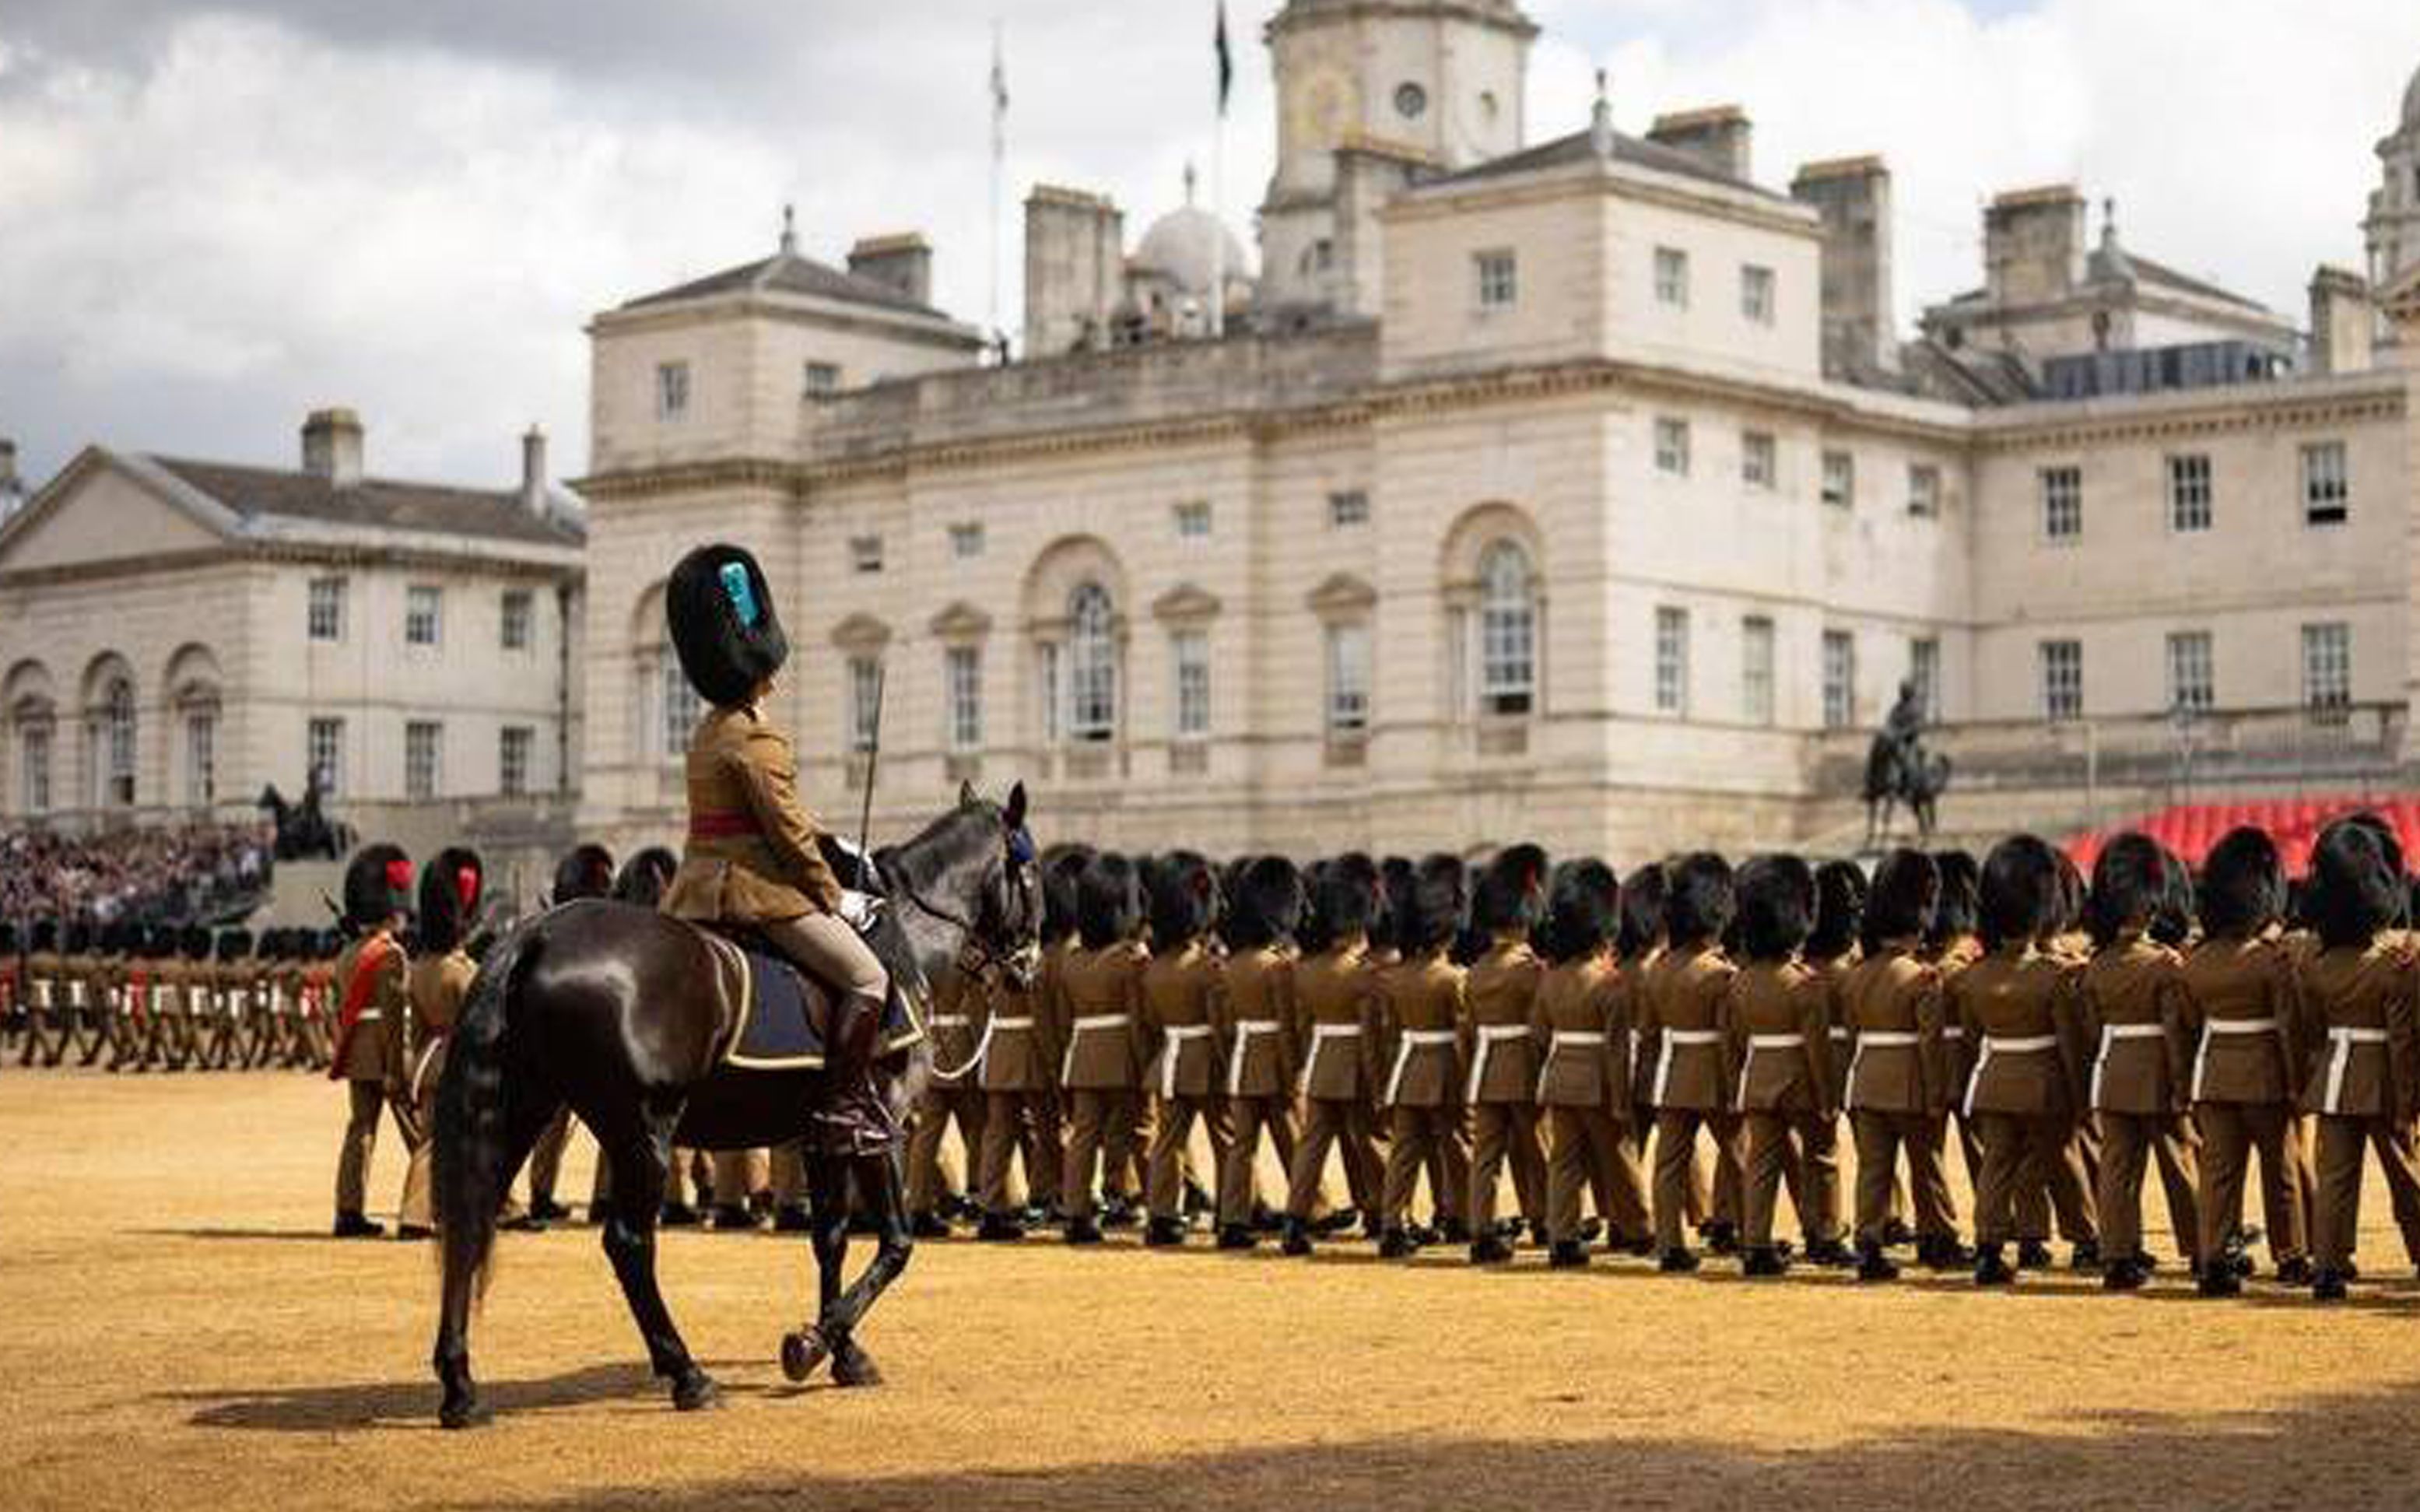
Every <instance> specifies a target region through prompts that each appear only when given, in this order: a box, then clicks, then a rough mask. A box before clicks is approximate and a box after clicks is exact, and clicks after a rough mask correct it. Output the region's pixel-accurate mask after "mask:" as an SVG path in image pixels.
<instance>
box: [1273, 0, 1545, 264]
mask: <svg viewBox="0 0 2420 1512" xmlns="http://www.w3.org/2000/svg"><path fill="white" fill-rule="evenodd" d="M1265 35H1266V38H1267V41H1268V44H1269V52H1270V54H1271V55H1272V57H1271V61H1272V64H1273V66H1274V68H1275V70H1276V75H1277V102H1278V165H1277V172H1276V173H1275V174H1273V175H1271V176H1270V179H1269V191H1268V197H1267V198H1266V199H1265V200H1264V201H1263V202H1262V205H1261V275H1262V283H1261V298H1262V299H1263V301H1264V303H1267V304H1271V305H1273V306H1277V307H1280V308H1283V307H1287V306H1318V305H1330V306H1348V307H1349V306H1357V305H1364V304H1366V303H1367V301H1366V300H1365V299H1363V298H1357V297H1356V293H1355V290H1356V287H1357V284H1358V282H1359V280H1357V277H1356V275H1355V268H1354V266H1353V263H1354V262H1355V260H1356V258H1355V257H1354V256H1353V254H1354V252H1355V250H1356V248H1366V243H1367V242H1368V239H1369V236H1370V235H1371V234H1374V229H1375V227H1374V223H1371V222H1370V221H1369V215H1368V211H1369V210H1374V205H1371V204H1367V203H1366V201H1367V200H1369V199H1370V198H1371V197H1372V196H1371V195H1368V194H1365V193H1360V192H1358V191H1362V190H1365V189H1367V188H1368V186H1367V185H1366V184H1361V183H1357V182H1356V178H1357V163H1358V161H1359V160H1360V159H1361V158H1363V157H1364V156H1365V155H1366V156H1367V157H1369V158H1370V159H1372V160H1373V164H1375V165H1377V166H1379V168H1380V170H1381V171H1382V172H1384V171H1392V172H1394V173H1395V174H1397V175H1398V176H1400V175H1401V174H1402V173H1403V172H1404V171H1406V169H1407V167H1408V165H1410V164H1431V165H1434V166H1436V167H1439V168H1447V169H1452V168H1463V167H1467V166H1469V165H1470V164H1474V163H1479V162H1481V161H1484V160H1485V159H1488V158H1494V157H1501V156H1503V155H1504V154H1505V153H1508V152H1512V151H1514V150H1516V149H1518V148H1520V146H1521V141H1522V123H1521V116H1522V103H1523V101H1522V96H1523V80H1524V75H1525V73H1526V72H1527V70H1528V57H1529V43H1530V41H1531V39H1534V38H1535V37H1536V36H1537V35H1538V28H1537V27H1536V26H1535V25H1534V24H1532V23H1531V22H1530V21H1529V19H1528V17H1527V16H1525V15H1523V14H1522V13H1521V8H1520V7H1519V6H1518V5H1517V4H1515V3H1514V0H1287V4H1286V6H1285V8H1284V9H1282V10H1280V11H1279V12H1278V14H1277V16H1276V18H1275V19H1273V20H1272V21H1270V23H1268V28H1267V31H1266V34H1265ZM1357 223H1363V224H1357ZM1357 233H1359V234H1357ZM1364 292H1365V293H1368V292H1373V291H1366V290H1365V291H1364Z"/></svg>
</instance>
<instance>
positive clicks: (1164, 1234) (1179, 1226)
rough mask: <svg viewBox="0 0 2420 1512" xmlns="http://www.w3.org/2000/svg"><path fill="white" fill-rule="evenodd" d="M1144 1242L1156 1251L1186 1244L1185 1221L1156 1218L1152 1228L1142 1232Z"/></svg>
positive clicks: (1149, 1227) (1151, 1225) (1152, 1222)
mask: <svg viewBox="0 0 2420 1512" xmlns="http://www.w3.org/2000/svg"><path fill="white" fill-rule="evenodd" d="M1142 1241H1143V1243H1144V1245H1146V1246H1147V1247H1149V1248H1151V1249H1155V1250H1166V1249H1173V1248H1175V1247H1176V1246H1177V1245H1180V1244H1182V1243H1184V1242H1185V1220H1184V1219H1182V1218H1166V1217H1162V1218H1154V1219H1153V1220H1152V1221H1151V1224H1150V1226H1148V1227H1146V1228H1145V1229H1144V1230H1143V1231H1142Z"/></svg>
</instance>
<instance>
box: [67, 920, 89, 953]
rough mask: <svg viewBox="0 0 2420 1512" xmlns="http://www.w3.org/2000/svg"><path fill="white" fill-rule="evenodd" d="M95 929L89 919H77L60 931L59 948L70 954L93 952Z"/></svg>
mask: <svg viewBox="0 0 2420 1512" xmlns="http://www.w3.org/2000/svg"><path fill="white" fill-rule="evenodd" d="M92 947H93V929H92V925H91V923H90V922H89V921H88V920H85V919H77V920H75V921H73V922H72V923H70V924H69V925H68V927H66V928H65V929H64V930H62V931H60V935H59V949H60V950H62V951H64V952H65V953H66V954H68V955H70V956H88V955H90V954H92Z"/></svg>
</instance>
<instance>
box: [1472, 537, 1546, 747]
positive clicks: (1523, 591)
mask: <svg viewBox="0 0 2420 1512" xmlns="http://www.w3.org/2000/svg"><path fill="white" fill-rule="evenodd" d="M1537 631H1538V623H1537V605H1536V601H1535V600H1534V599H1533V597H1532V595H1531V592H1530V586H1529V558H1528V554H1527V553H1524V552H1523V551H1522V550H1521V548H1520V547H1518V546H1516V545H1514V544H1513V543H1512V542H1511V541H1509V540H1499V541H1497V542H1496V543H1495V544H1494V545H1492V546H1490V547H1488V548H1487V550H1486V552H1485V553H1483V554H1481V557H1480V559H1479V701H1480V708H1481V710H1482V711H1483V712H1485V713H1490V714H1526V713H1528V711H1529V707H1530V703H1531V700H1532V698H1533V696H1534V694H1535V691H1536V689H1535V683H1536V659H1537Z"/></svg>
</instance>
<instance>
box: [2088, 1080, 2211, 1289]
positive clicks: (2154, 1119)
mask: <svg viewBox="0 0 2420 1512" xmlns="http://www.w3.org/2000/svg"><path fill="white" fill-rule="evenodd" d="M2100 1118H2101V1186H2100V1190H2099V1191H2098V1192H2095V1193H2094V1207H2095V1208H2096V1209H2097V1210H2098V1211H2099V1213H2100V1215H2101V1243H2102V1253H2103V1254H2104V1255H2107V1256H2108V1258H2110V1259H2112V1260H2123V1259H2126V1258H2128V1257H2130V1256H2133V1255H2141V1254H2143V1253H2144V1251H2143V1174H2144V1167H2145V1166H2146V1165H2147V1164H2149V1161H2150V1160H2151V1159H2153V1158H2156V1159H2157V1160H2158V1161H2159V1166H2160V1185H2161V1186H2162V1187H2163V1188H2164V1189H2165V1190H2166V1192H2167V1197H2168V1224H2169V1227H2170V1229H2171V1230H2172V1231H2173V1232H2174V1233H2175V1235H2176V1237H2177V1250H2178V1252H2179V1253H2180V1254H2181V1255H2184V1257H2185V1258H2186V1259H2187V1260H2188V1261H2191V1260H2194V1259H2196V1258H2198V1257H2199V1256H2200V1255H2201V1254H2202V1249H2201V1217H2200V1213H2199V1209H2198V1206H2197V1204H2196V1203H2195V1192H2194V1187H2195V1184H2196V1182H2198V1180H2199V1179H2200V1177H2198V1175H2197V1174H2196V1173H2195V1169H2194V1145H2193V1130H2192V1128H2191V1126H2189V1125H2188V1124H2187V1123H2186V1122H2185V1120H2184V1118H2183V1117H2182V1116H2181V1115H2174V1114H2157V1115H2145V1114H2131V1113H2108V1112H2103V1113H2102V1115H2100Z"/></svg>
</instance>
